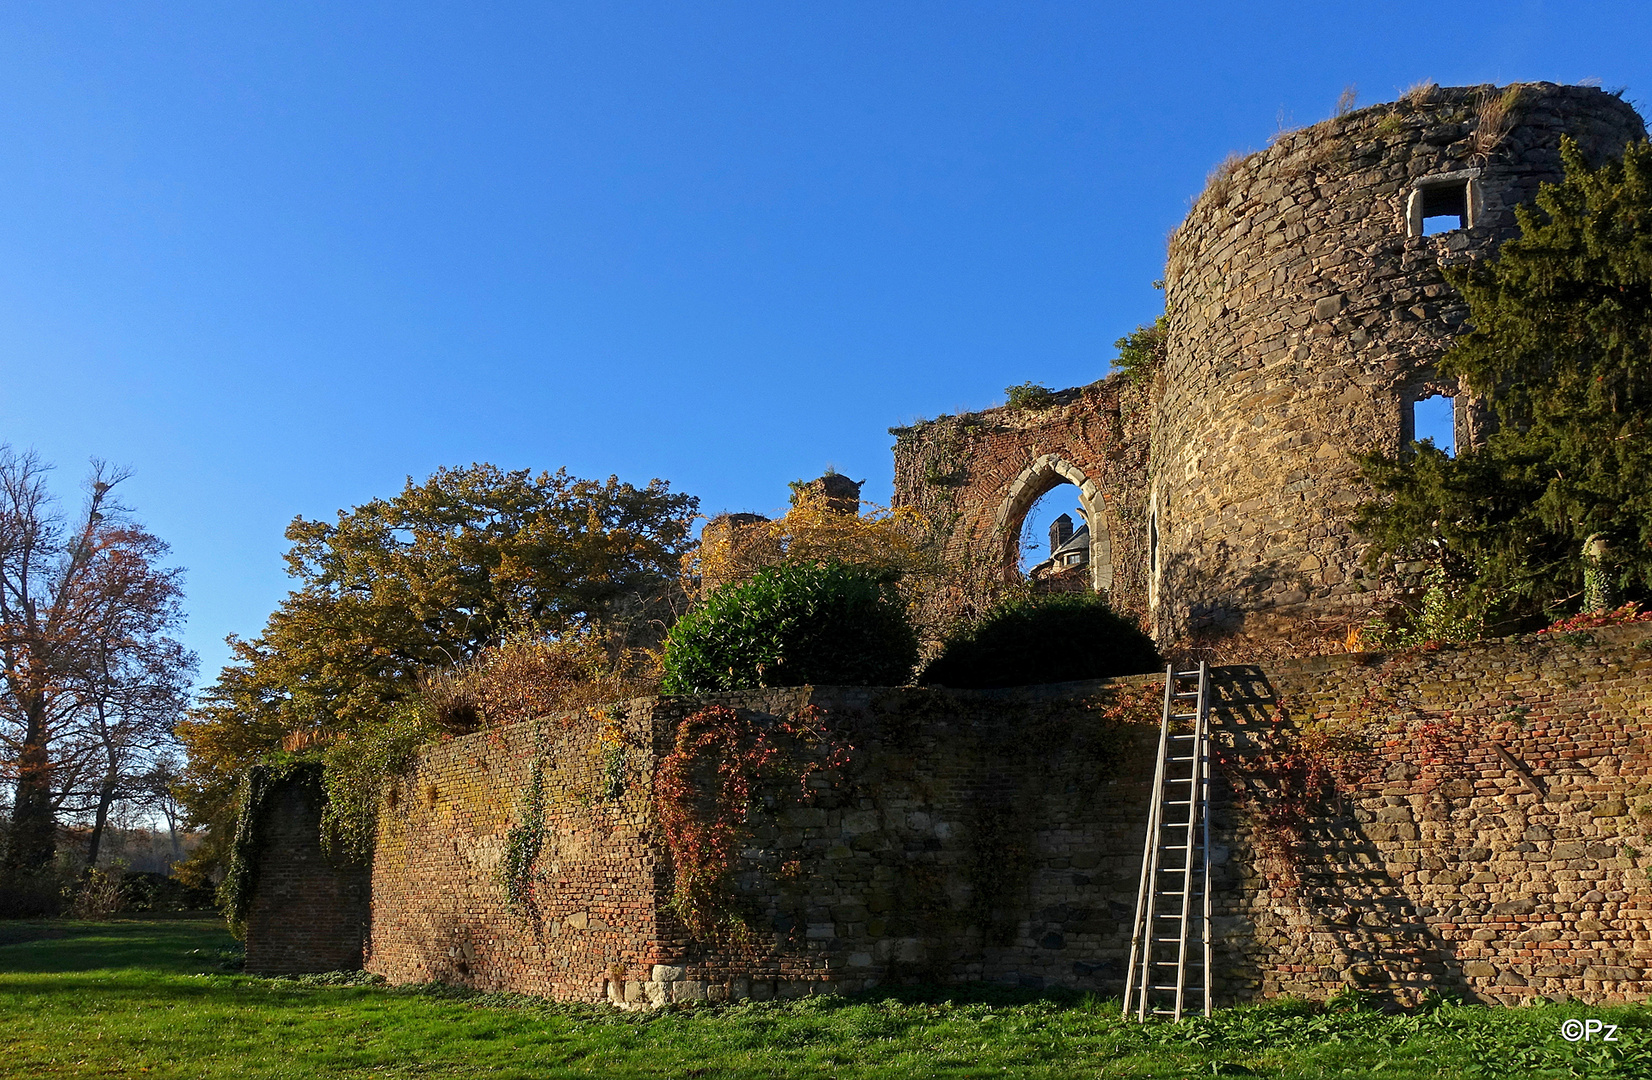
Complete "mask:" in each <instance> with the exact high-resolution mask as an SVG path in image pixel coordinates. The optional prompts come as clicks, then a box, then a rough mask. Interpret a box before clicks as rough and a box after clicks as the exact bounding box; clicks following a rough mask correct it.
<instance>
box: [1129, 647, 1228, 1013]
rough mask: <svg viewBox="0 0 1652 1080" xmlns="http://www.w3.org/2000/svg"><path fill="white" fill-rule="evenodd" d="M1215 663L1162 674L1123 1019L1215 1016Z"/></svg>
mask: <svg viewBox="0 0 1652 1080" xmlns="http://www.w3.org/2000/svg"><path fill="white" fill-rule="evenodd" d="M1209 803H1210V667H1209V665H1208V664H1205V663H1201V664H1200V665H1199V669H1198V670H1197V671H1177V670H1176V666H1175V665H1174V664H1172V665H1170V666H1169V667H1167V668H1165V672H1164V718H1163V720H1162V721H1161V723H1160V725H1159V762H1158V767H1157V768H1156V769H1155V770H1154V774H1153V798H1152V802H1151V803H1150V804H1149V805H1148V811H1147V813H1148V817H1147V839H1146V840H1145V842H1144V845H1143V851H1142V869H1141V887H1140V888H1139V889H1138V890H1137V892H1136V918H1135V923H1134V924H1133V926H1132V928H1131V932H1130V967H1129V969H1128V970H1127V971H1126V973H1125V979H1124V1016H1125V1018H1126V1019H1128V1018H1129V1016H1130V1014H1131V1013H1135V1015H1136V1019H1138V1020H1145V1019H1147V1017H1148V1016H1168V1017H1170V1018H1171V1019H1172V1020H1180V1019H1181V1018H1182V1016H1183V1015H1184V1014H1187V1013H1191V1012H1194V1011H1196V1010H1198V1009H1200V1008H1201V1007H1202V1009H1203V1013H1204V1015H1205V1016H1209V1015H1210V815H1209V812H1208V810H1209Z"/></svg>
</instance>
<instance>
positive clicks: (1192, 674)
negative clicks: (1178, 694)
mask: <svg viewBox="0 0 1652 1080" xmlns="http://www.w3.org/2000/svg"><path fill="white" fill-rule="evenodd" d="M1198 677H1199V669H1198V668H1194V669H1193V670H1192V671H1178V672H1176V678H1178V679H1197V678H1198Z"/></svg>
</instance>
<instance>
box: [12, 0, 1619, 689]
mask: <svg viewBox="0 0 1652 1080" xmlns="http://www.w3.org/2000/svg"><path fill="white" fill-rule="evenodd" d="M1649 40H1652V8H1649V7H1648V5H1645V4H1643V3H1633V4H1632V3H1621V4H1613V3H1597V4H1589V5H1579V4H1565V5H1562V4H1558V3H1540V2H1526V3H1521V2H1513V3H1510V2H1503V3H1496V4H1484V3H1472V2H1460V3H1456V4H1453V5H1449V6H1446V7H1441V6H1440V5H1438V4H1429V5H1410V4H1391V5H1388V4H1384V5H1379V4H1366V5H1361V4H1341V5H1338V4H1323V3H1314V4H1307V3H1301V4H1291V3H1271V4H1269V3H1258V4H1249V5H1234V4H1221V5H1215V4H1211V5H1198V4H1184V5H1145V4H1129V5H1122V4H1121V5H1109V4H1101V3H1024V2H1016V3H1008V2H1005V3H975V4H970V3H918V2H897V3H888V2H884V3H876V4H873V3H865V4H857V3H825V4H811V5H802V4H781V3H768V4H742V3H721V4H718V3H712V4H704V3H701V4H688V3H675V4H653V3H635V4H622V3H612V2H610V3H603V4H554V5H553V4H510V3H500V4H492V5H477V4H430V3H418V2H410V0H403V2H400V3H396V4H388V3H385V4H374V3H365V2H358V3H353V4H349V5H340V4H313V5H307V4H297V3H291V4H268V5H248V4H234V5H231V4H221V5H204V4H198V5H190V4H182V3H171V4H165V5H160V4H150V3H131V2H128V3H120V4H104V5H86V4H75V3H54V4H38V5H10V6H8V7H7V8H6V9H5V10H4V11H3V12H0V94H3V95H4V101H5V107H4V108H3V109H0V192H3V203H4V205H5V207H6V210H5V212H4V213H3V214H0V440H4V441H7V442H9V443H11V444H12V445H13V446H14V447H18V448H23V447H33V448H35V449H37V450H38V451H40V453H42V454H43V455H44V456H45V457H47V458H48V459H49V460H52V461H55V462H56V463H57V464H58V466H59V469H60V471H59V474H58V480H59V487H60V490H61V491H62V492H63V493H64V495H65V496H66V497H67V498H68V499H70V500H72V499H73V498H75V497H76V493H75V487H74V485H75V483H76V482H77V481H78V479H79V477H80V475H81V474H82V472H83V471H84V467H85V462H86V460H87V459H88V458H90V457H93V456H96V457H101V458H106V459H109V460H111V461H114V462H117V463H120V464H123V465H126V466H129V467H130V468H131V469H132V470H133V471H134V473H135V475H134V477H133V479H132V480H131V481H130V482H129V483H128V485H127V486H126V498H127V500H128V501H129V502H131V503H133V504H134V505H135V506H136V507H137V508H138V511H139V514H140V517H141V518H142V519H143V520H144V521H146V522H147V523H148V524H149V525H150V527H151V528H152V529H153V530H154V531H156V532H157V533H159V534H160V535H161V536H163V537H164V538H166V539H167V540H168V541H170V542H171V543H172V545H173V548H174V553H175V557H176V561H177V562H178V563H179V564H180V565H183V566H185V567H187V568H188V572H189V594H190V600H189V608H190V612H191V622H190V627H189V633H188V637H189V640H190V642H191V644H193V645H194V647H196V648H197V649H198V650H199V651H200V652H201V654H202V658H203V675H207V676H209V675H210V674H211V673H212V672H213V671H214V670H215V669H216V667H217V665H218V664H219V663H221V662H222V660H223V658H224V650H223V648H222V646H221V639H222V637H223V636H224V635H225V634H226V633H229V632H232V631H234V632H238V633H242V634H252V633H256V632H257V631H258V629H259V628H260V626H261V625H262V624H263V620H264V617H265V615H266V614H267V613H268V612H269V611H270V609H271V608H272V607H273V606H274V605H275V604H276V602H277V601H278V600H279V599H280V597H281V596H282V595H283V594H284V592H285V591H286V589H287V588H288V581H287V579H286V578H285V577H284V575H283V568H282V564H281V560H280V555H281V552H282V551H283V550H284V548H285V542H284V541H283V539H282V535H281V534H282V530H283V528H284V527H285V525H286V524H287V522H288V521H290V520H291V519H292V517H293V516H294V515H298V514H302V515H305V516H308V517H316V516H330V515H331V514H333V513H334V512H336V511H337V510H338V509H340V508H342V507H348V506H351V505H354V504H356V503H359V502H361V501H363V500H365V499H368V498H371V497H373V496H375V495H383V494H390V493H393V492H395V491H396V490H398V489H399V488H400V486H401V484H402V482H403V480H404V478H405V477H407V476H409V475H412V476H415V477H423V476H424V475H426V474H427V473H429V472H430V471H431V470H432V469H434V468H435V467H437V466H439V465H446V464H464V463H468V462H471V461H479V460H485V461H492V462H494V463H496V464H499V465H501V466H505V467H512V468H517V467H532V468H535V469H539V468H549V469H554V468H557V467H559V466H567V467H568V468H569V469H570V470H571V471H572V472H574V473H576V474H580V475H588V476H606V475H607V474H609V473H617V474H619V475H620V476H621V477H622V478H624V479H628V480H633V481H636V482H642V481H645V480H646V479H648V478H649V477H653V476H661V477H664V478H666V479H668V480H670V481H671V482H672V483H673V484H674V485H675V486H677V487H678V488H680V489H682V490H685V491H689V492H692V493H694V494H697V495H699V496H700V497H701V498H702V500H703V501H704V508H705V509H706V510H707V511H710V512H715V511H718V510H723V509H733V510H742V509H749V510H758V511H771V510H774V509H776V508H777V507H778V506H779V505H780V504H782V503H783V501H784V496H785V491H786V487H785V485H786V482H787V481H788V480H792V479H796V478H799V477H804V476H812V475H818V474H819V472H820V471H821V470H822V468H823V467H825V466H826V465H827V464H828V463H830V464H832V465H835V466H836V467H837V468H838V469H840V470H842V471H844V472H847V473H849V474H851V475H852V476H854V477H855V478H856V479H861V478H865V479H866V480H867V481H868V485H867V492H868V494H869V495H870V496H872V497H874V498H878V499H886V498H887V497H888V494H889V485H890V480H891V465H890V457H889V447H890V444H891V442H892V439H891V438H890V436H889V435H888V434H887V433H886V429H887V428H888V427H889V426H891V425H894V424H901V423H906V422H909V421H911V420H912V419H914V418H916V417H920V416H933V415H936V414H938V413H943V412H955V411H958V410H961V409H969V408H980V407H984V406H988V405H992V404H995V403H997V402H998V401H999V400H1001V398H1002V393H1003V388H1004V387H1005V386H1008V385H1010V384H1012V383H1020V382H1023V381H1026V380H1029V379H1030V380H1036V381H1039V382H1043V383H1046V384H1048V385H1051V386H1070V385H1076V384H1080V383H1085V382H1089V381H1091V380H1093V379H1096V378H1099V377H1100V376H1101V375H1103V374H1105V372H1106V370H1107V362H1108V360H1109V359H1110V358H1111V357H1112V355H1113V351H1112V349H1111V342H1112V341H1113V340H1114V339H1115V338H1117V337H1118V336H1119V335H1121V334H1123V333H1125V332H1127V331H1128V330H1130V329H1131V328H1132V327H1133V326H1135V325H1136V324H1137V323H1139V322H1143V321H1147V320H1150V319H1151V318H1152V317H1153V316H1154V315H1155V314H1156V311H1157V306H1158V303H1159V295H1158V294H1157V293H1156V292H1155V291H1154V290H1153V288H1152V285H1151V283H1152V282H1153V280H1154V279H1156V278H1158V277H1159V276H1161V273H1162V263H1163V256H1164V240H1165V236H1166V234H1167V233H1168V231H1169V230H1170V229H1171V228H1172V227H1173V226H1174V225H1175V224H1176V223H1177V221H1178V220H1179V219H1180V218H1181V216H1182V215H1183V214H1184V213H1185V211H1186V209H1187V206H1188V200H1189V196H1190V195H1192V194H1193V193H1195V192H1197V191H1198V190H1199V188H1200V186H1201V184H1202V182H1203V178H1204V176H1205V173H1206V172H1207V171H1208V170H1209V169H1210V168H1211V166H1212V165H1213V164H1214V163H1215V162H1217V161H1218V160H1219V159H1220V158H1222V157H1223V156H1224V155H1225V154H1226V153H1228V152H1229V151H1232V150H1238V151H1246V150H1251V149H1257V148H1260V147H1262V146H1264V145H1265V144H1266V142H1267V139H1268V137H1269V135H1271V134H1272V133H1273V132H1274V131H1275V130H1276V129H1277V128H1278V127H1279V126H1281V125H1286V126H1290V125H1301V124H1307V123H1312V122H1314V121H1316V120H1319V119H1322V118H1323V117H1325V116H1326V115H1328V114H1329V113H1330V112H1331V111H1332V109H1333V107H1334V105H1335V102H1336V100H1337V96H1338V94H1339V93H1340V92H1341V90H1342V89H1343V87H1344V86H1346V85H1348V84H1354V85H1356V86H1357V87H1358V88H1359V91H1360V96H1361V100H1362V101H1364V102H1367V103H1370V102H1376V101H1382V100H1387V99H1389V98H1391V97H1392V96H1394V95H1395V94H1396V93H1397V92H1398V91H1399V90H1402V89H1404V88H1405V87H1406V86H1408V85H1410V84H1412V83H1414V82H1417V81H1419V80H1423V79H1433V80H1435V81H1438V82H1440V83H1442V84H1447V85H1452V84H1464V83H1479V82H1486V81H1492V82H1498V83H1504V82H1510V81H1517V80H1536V79H1548V80H1553V81H1560V82H1577V81H1581V80H1586V79H1595V80H1599V81H1600V82H1601V83H1602V84H1604V85H1605V86H1607V87H1609V88H1612V87H1617V86H1627V87H1628V88H1629V91H1628V97H1629V98H1630V99H1631V100H1636V99H1637V97H1638V96H1640V95H1647V97H1646V98H1645V99H1644V100H1648V101H1652V49H1649V48H1648V47H1647V42H1648V41H1649Z"/></svg>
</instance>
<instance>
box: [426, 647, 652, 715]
mask: <svg viewBox="0 0 1652 1080" xmlns="http://www.w3.org/2000/svg"><path fill="white" fill-rule="evenodd" d="M658 669H659V662H658V658H657V657H656V656H655V655H654V654H653V653H650V652H646V651H644V650H640V649H622V650H619V652H618V654H617V655H616V654H615V653H613V652H611V651H610V649H609V648H608V647H606V646H604V645H603V644H602V643H601V642H600V641H597V640H596V639H594V638H588V637H581V638H569V639H565V640H560V641H545V640H535V639H530V638H518V639H511V640H507V641H505V642H504V643H503V644H501V645H497V646H495V647H493V648H491V649H487V650H485V651H484V652H483V653H482V654H481V655H480V656H478V657H477V658H476V659H475V660H474V661H471V662H470V663H466V664H459V665H457V666H455V667H451V668H436V669H430V670H427V671H425V672H424V673H423V674H422V675H421V676H420V677H419V695H420V698H421V700H422V703H423V705H424V709H425V713H426V715H427V716H428V717H429V718H430V720H431V721H432V722H433V723H434V724H436V726H437V727H439V728H441V729H442V730H444V731H446V732H448V733H449V734H452V735H464V734H468V733H470V732H472V731H476V730H478V729H480V728H483V727H490V728H491V727H498V726H499V725H501V724H510V723H516V722H519V721H525V720H533V719H536V718H538V717H541V716H545V715H548V714H550V713H557V712H566V711H568V710H572V709H581V708H586V707H588V706H592V705H605V704H608V703H610V702H615V701H623V700H626V699H628V698H633V697H641V696H644V695H647V694H652V693H656V692H657V691H658V690H659V670H658Z"/></svg>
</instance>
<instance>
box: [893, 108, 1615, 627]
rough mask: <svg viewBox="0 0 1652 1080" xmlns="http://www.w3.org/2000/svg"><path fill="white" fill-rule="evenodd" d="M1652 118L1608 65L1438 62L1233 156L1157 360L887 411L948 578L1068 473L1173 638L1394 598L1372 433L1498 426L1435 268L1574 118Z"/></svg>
mask: <svg viewBox="0 0 1652 1080" xmlns="http://www.w3.org/2000/svg"><path fill="white" fill-rule="evenodd" d="M1645 133H1646V129H1645V125H1644V123H1643V122H1642V120H1641V118H1640V116H1639V115H1638V114H1637V113H1636V112H1635V110H1634V109H1633V108H1631V107H1630V106H1629V105H1628V104H1626V103H1625V102H1624V101H1622V100H1621V99H1620V98H1618V97H1617V96H1615V95H1613V94H1609V93H1605V92H1603V91H1601V90H1599V89H1596V88H1592V87H1582V86H1559V85H1555V84H1552V83H1536V84H1523V85H1518V86H1511V87H1507V88H1502V89H1499V88H1495V87H1490V86H1485V87H1457V88H1440V87H1432V86H1430V87H1424V88H1419V89H1417V90H1414V91H1412V92H1411V93H1408V94H1407V95H1406V96H1405V97H1403V98H1402V99H1400V100H1399V101H1396V102H1393V103H1391V104H1384V105H1378V106H1374V107H1371V108H1367V109H1362V110H1359V111H1356V112H1352V113H1349V114H1347V115H1344V116H1339V117H1336V118H1334V119H1331V120H1327V121H1325V122H1323V123H1320V124H1316V125H1314V126H1313V127H1310V128H1306V129H1304V130H1301V131H1298V132H1295V133H1292V134H1288V135H1285V136H1282V137H1280V138H1278V139H1277V140H1275V142H1274V143H1273V144H1272V145H1271V146H1270V147H1269V148H1268V149H1267V150H1264V151H1262V152H1260V153H1256V154H1252V155H1250V156H1249V157H1246V158H1243V159H1238V158H1235V159H1231V160H1230V161H1229V162H1227V163H1224V165H1223V166H1222V167H1220V168H1218V170H1217V171H1216V172H1215V173H1213V174H1212V176H1211V178H1210V181H1209V184H1208V185H1207V187H1206V189H1205V191H1204V192H1203V194H1201V195H1200V196H1199V198H1198V199H1197V200H1196V201H1195V203H1194V205H1193V208H1192V210H1191V211H1190V213H1189V214H1188V216H1187V218H1186V220H1185V221H1183V223H1182V224H1181V225H1180V226H1179V227H1178V228H1177V229H1176V231H1175V232H1174V233H1173V234H1172V236H1171V239H1170V245H1169V254H1168V260H1167V266H1166V271H1165V279H1164V288H1165V315H1166V338H1167V346H1166V355H1165V360H1164V362H1163V364H1162V366H1161V367H1160V369H1159V370H1158V371H1157V372H1156V373H1154V374H1153V375H1152V377H1151V378H1150V379H1149V380H1146V381H1145V382H1144V383H1142V384H1132V383H1130V382H1129V380H1128V379H1126V378H1125V377H1124V376H1120V375H1115V376H1113V377H1111V378H1109V379H1107V380H1104V381H1103V382H1101V383H1098V384H1094V385H1092V386H1088V387H1083V388H1080V389H1076V390H1068V391H1061V392H1058V393H1054V394H1051V395H1050V396H1049V397H1048V398H1047V399H1046V400H1044V401H1042V402H1037V403H1034V404H1030V405H1028V404H1023V405H1022V407H1020V408H1011V407H1009V406H1005V407H1002V408H998V409H991V410H986V411H984V412H980V413H973V414H968V415H965V416H958V417H943V418H941V419H939V420H935V421H929V422H926V423H922V424H917V425H914V426H912V427H908V428H901V429H895V430H894V431H893V432H892V433H893V434H895V435H896V436H897V444H896V447H895V472H896V476H895V486H896V502H897V503H898V504H904V505H911V506H915V507H917V508H919V509H920V510H922V511H923V512H924V513H925V515H926V517H927V519H928V520H929V521H930V523H931V527H932V528H933V529H934V530H935V532H936V534H937V536H938V537H939V538H940V540H941V542H942V544H943V546H944V548H945V550H946V551H947V552H948V553H949V556H950V559H951V562H952V563H953V565H954V566H955V567H956V568H957V571H958V572H957V574H956V575H955V578H954V580H953V581H952V582H950V583H949V585H948V586H947V587H946V588H945V589H944V590H942V592H941V593H940V594H938V595H937V597H936V598H935V601H934V602H935V603H936V604H937V605H939V606H941V607H945V608H950V609H953V610H968V609H970V608H972V607H977V606H979V605H980V604H982V603H984V602H986V600H988V599H990V596H991V595H992V594H993V592H994V590H995V589H996V588H998V587H1001V585H1002V584H1003V583H1004V582H1005V581H1008V580H1012V579H1013V578H1014V577H1015V576H1016V573H1017V571H1016V565H1017V554H1018V551H1019V546H1018V538H1019V534H1020V530H1021V526H1022V521H1023V519H1024V518H1025V515H1026V512H1027V510H1028V509H1029V508H1030V507H1031V505H1032V504H1033V502H1034V501H1036V500H1037V499H1038V498H1039V497H1040V496H1041V495H1043V494H1044V493H1045V492H1047V491H1049V490H1050V489H1051V488H1053V487H1055V486H1058V485H1060V484H1062V483H1071V484H1073V485H1075V486H1076V487H1078V489H1079V492H1080V502H1081V506H1082V507H1083V510H1084V513H1085V515H1086V518H1087V523H1088V525H1089V527H1090V533H1091V536H1092V538H1093V540H1092V544H1093V548H1092V555H1091V559H1090V565H1091V567H1092V575H1093V577H1092V583H1093V586H1094V588H1095V589H1096V590H1097V591H1098V592H1102V593H1105V594H1107V595H1108V596H1109V597H1110V598H1111V600H1112V602H1113V604H1114V606H1115V607H1117V608H1119V609H1121V610H1125V611H1129V612H1131V613H1133V614H1135V615H1136V616H1137V617H1138V618H1140V619H1141V620H1142V621H1143V623H1144V624H1145V625H1147V626H1148V627H1150V628H1151V629H1152V631H1153V632H1154V634H1155V636H1156V637H1157V638H1158V639H1159V641H1160V642H1161V644H1168V643H1171V642H1186V641H1190V640H1199V639H1206V640H1210V639H1216V640H1226V641H1229V642H1232V643H1234V644H1237V643H1238V641H1239V640H1244V641H1248V642H1249V643H1251V644H1252V645H1253V646H1254V645H1260V644H1262V643H1264V642H1279V641H1281V640H1287V641H1294V642H1296V643H1299V644H1305V643H1307V641H1308V640H1309V639H1313V638H1319V639H1325V638H1328V637H1335V638H1340V637H1341V636H1342V635H1343V633H1345V632H1346V629H1347V628H1348V627H1349V626H1353V625H1358V624H1360V623H1362V622H1363V621H1364V620H1365V619H1366V618H1368V617H1369V614H1370V612H1371V611H1372V610H1373V608H1374V607H1376V606H1378V605H1379V603H1380V602H1381V600H1382V596H1381V592H1380V585H1379V582H1378V581H1377V580H1376V579H1375V578H1373V577H1371V576H1368V575H1369V573H1370V572H1369V571H1368V570H1367V569H1366V568H1365V567H1363V566H1362V564H1361V555H1362V554H1363V545H1362V543H1361V541H1360V539H1359V537H1358V536H1357V534H1355V533H1354V532H1353V530H1352V528H1351V526H1350V518H1351V515H1352V511H1353V508H1354V507H1355V506H1356V505H1357V504H1358V503H1359V502H1361V501H1362V500H1363V499H1364V498H1366V496H1367V494H1368V489H1367V488H1366V487H1365V486H1364V484H1363V482H1362V480H1361V479H1360V474H1359V465H1358V456H1359V455H1360V454H1362V453H1365V452H1368V451H1370V450H1384V451H1388V452H1393V451H1395V450H1397V449H1399V448H1400V447H1401V446H1402V445H1403V444H1404V443H1405V442H1406V441H1408V440H1409V439H1410V438H1411V437H1412V433H1413V428H1412V419H1411V418H1412V407H1413V405H1414V404H1415V403H1416V402H1417V401H1418V400H1420V399H1423V398H1426V397H1430V396H1433V395H1441V396H1444V397H1447V398H1451V399H1453V401H1454V403H1455V408H1454V418H1455V419H1454V427H1455V431H1456V439H1457V442H1458V444H1459V445H1470V444H1472V443H1473V442H1475V441H1476V440H1477V439H1479V438H1482V437H1483V436H1484V434H1485V431H1486V425H1487V423H1488V420H1489V415H1490V414H1489V410H1488V409H1487V407H1486V405H1485V403H1483V402H1475V401H1471V400H1469V399H1468V398H1467V397H1466V395H1464V394H1463V393H1462V392H1461V388H1460V387H1458V386H1456V385H1455V384H1453V383H1450V382H1448V381H1447V380H1445V379H1443V378H1442V377H1441V376H1440V374H1439V372H1438V371H1437V367H1436V365H1437V364H1438V361H1439V358H1440V356H1441V355H1442V353H1443V352H1444V351H1445V349H1446V347H1447V346H1448V345H1449V344H1450V343H1451V340H1452V338H1453V337H1454V336H1455V335H1456V334H1457V333H1459V332H1460V331H1461V330H1462V328H1463V322H1464V318H1465V316H1466V313H1467V311H1466V307H1465V306H1464V305H1463V303H1462V302H1461V300H1460V298H1459V297H1458V296H1457V294H1456V292H1455V291H1454V290H1453V289H1452V288H1451V286H1450V285H1448V284H1447V283H1446V281H1445V280H1444V278H1443V276H1442V274H1441V268H1442V267H1446V266H1454V265H1462V264H1466V263H1468V262H1471V261H1473V260H1476V259H1481V258H1485V257H1486V256H1488V255H1490V254H1492V253H1493V252H1495V250H1496V249H1497V246H1498V245H1499V244H1500V243H1502V241H1504V240H1506V239H1508V238H1510V237H1512V236H1514V235H1516V232H1517V227H1516V221H1515V215H1514V208H1515V207H1516V206H1517V205H1519V204H1521V203H1528V202H1530V201H1531V200H1532V198H1533V197H1534V196H1535V195H1536V194H1537V190H1538V187H1539V185H1540V184H1542V183H1544V182H1555V181H1558V180H1560V179H1561V178H1562V177H1563V168H1562V163H1561V153H1560V147H1561V139H1562V137H1564V136H1570V137H1571V138H1573V139H1575V140H1576V141H1577V143H1578V146H1579V148H1580V149H1581V150H1582V152H1583V154H1584V156H1585V157H1586V158H1587V159H1588V160H1590V161H1591V162H1599V161H1601V160H1602V159H1604V158H1607V157H1610V156H1614V155H1616V154H1618V153H1620V152H1621V151H1622V148H1623V147H1624V146H1625V145H1626V144H1627V143H1628V142H1630V141H1631V140H1634V139H1639V138H1644V137H1645Z"/></svg>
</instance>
